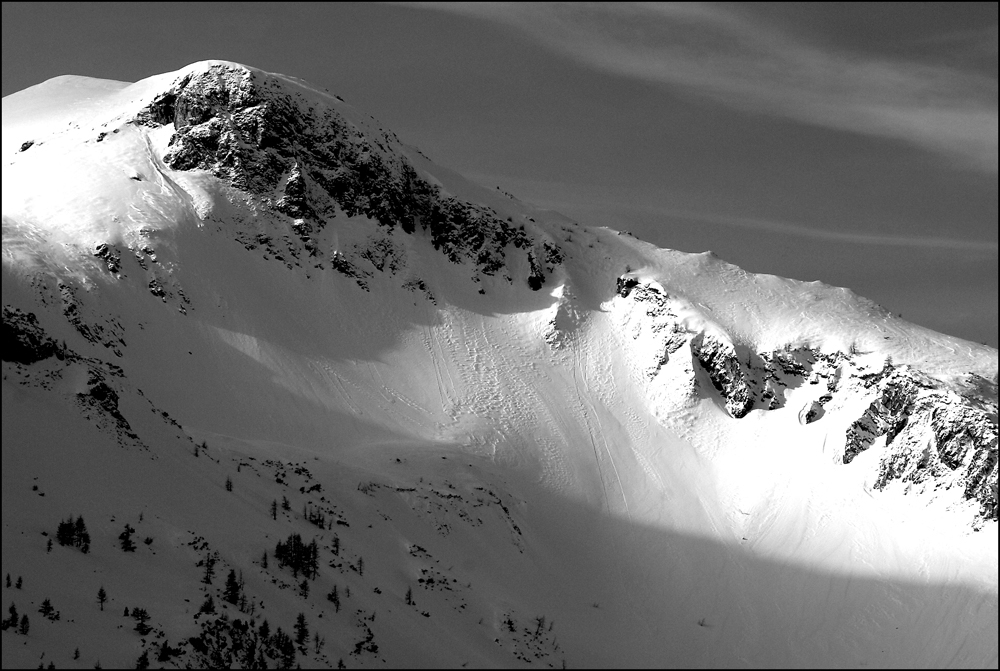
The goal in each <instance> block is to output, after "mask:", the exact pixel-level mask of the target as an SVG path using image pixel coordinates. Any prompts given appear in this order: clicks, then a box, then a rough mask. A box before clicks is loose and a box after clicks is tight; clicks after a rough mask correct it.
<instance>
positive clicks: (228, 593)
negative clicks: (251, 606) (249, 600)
mask: <svg viewBox="0 0 1000 671" xmlns="http://www.w3.org/2000/svg"><path fill="white" fill-rule="evenodd" d="M222 598H223V599H224V600H226V601H228V602H229V603H231V604H233V605H234V606H235V605H236V604H237V603H239V600H240V584H239V583H238V582H237V581H236V571H234V570H232V569H229V575H228V576H226V586H225V588H223V591H222Z"/></svg>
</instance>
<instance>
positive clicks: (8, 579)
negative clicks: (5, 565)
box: [6, 573, 10, 588]
mask: <svg viewBox="0 0 1000 671" xmlns="http://www.w3.org/2000/svg"><path fill="white" fill-rule="evenodd" d="M6 585H7V587H8V588H9V587H10V574H9V573H8V574H7V582H6Z"/></svg>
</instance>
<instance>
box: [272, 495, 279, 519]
mask: <svg viewBox="0 0 1000 671" xmlns="http://www.w3.org/2000/svg"><path fill="white" fill-rule="evenodd" d="M271 519H272V520H276V519H278V500H277V499H274V500H273V501H271Z"/></svg>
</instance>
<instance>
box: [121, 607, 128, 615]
mask: <svg viewBox="0 0 1000 671" xmlns="http://www.w3.org/2000/svg"><path fill="white" fill-rule="evenodd" d="M128 616H129V612H128V606H125V613H124V614H123V615H122V617H128Z"/></svg>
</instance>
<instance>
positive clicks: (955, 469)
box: [616, 274, 997, 519]
mask: <svg viewBox="0 0 1000 671" xmlns="http://www.w3.org/2000/svg"><path fill="white" fill-rule="evenodd" d="M616 293H617V295H618V296H619V297H620V298H624V299H628V300H629V301H630V302H634V306H635V307H632V308H630V311H629V312H626V313H624V315H623V317H624V321H623V326H625V328H626V331H627V332H629V333H631V334H632V336H633V338H638V337H640V335H642V334H646V335H643V337H647V338H648V337H649V335H653V336H654V340H653V341H649V342H648V344H647V347H648V346H649V345H652V346H653V350H654V351H655V352H658V353H659V354H658V355H657V356H658V358H657V360H650V361H649V362H648V368H647V376H648V377H649V378H650V379H653V378H655V377H656V376H657V375H659V374H660V371H661V369H662V367H663V366H664V364H665V363H666V362H667V361H668V359H669V357H670V355H672V354H674V352H676V351H677V350H679V349H681V348H682V347H683V345H684V344H685V343H690V345H689V346H690V351H691V354H692V356H693V358H694V359H695V360H696V361H697V362H698V364H699V365H700V366H701V367H702V368H703V369H704V370H705V372H706V373H707V374H708V377H709V379H710V380H711V381H712V386H713V387H714V388H715V390H716V391H717V392H718V394H719V397H720V400H721V401H722V403H723V404H724V405H725V408H726V410H727V411H728V412H729V414H730V415H731V416H732V417H734V418H736V419H739V418H742V417H744V416H746V415H747V414H748V413H749V412H750V411H751V410H752V409H754V408H755V407H756V408H761V409H763V410H774V409H777V408H781V407H783V406H784V405H785V394H786V393H787V391H788V390H790V389H795V388H798V387H800V386H803V385H806V386H807V387H808V386H810V385H817V386H819V388H818V389H816V390H815V391H813V392H810V393H808V394H807V396H806V398H807V399H808V400H807V401H806V403H805V405H804V406H803V407H802V408H801V410H800V411H799V413H798V421H799V423H800V424H803V425H805V424H813V423H816V422H822V421H824V418H825V417H826V415H827V414H828V409H829V408H831V407H841V408H842V407H844V406H843V401H845V400H847V399H848V398H849V396H853V395H856V394H865V395H870V397H871V401H870V403H869V404H868V406H867V407H866V408H865V410H864V411H863V412H862V413H861V416H860V417H857V418H856V419H855V420H854V421H853V422H851V424H850V427H849V428H848V429H847V432H846V435H845V440H844V450H843V454H842V457H841V461H842V463H844V464H850V463H851V462H852V461H853V460H854V459H855V458H856V457H857V456H858V455H859V454H861V453H863V452H865V451H866V450H868V449H869V448H871V446H872V445H873V443H874V442H875V440H876V439H878V438H880V437H884V438H885V442H886V449H885V450H884V451H881V452H880V458H879V462H878V466H877V467H878V475H877V478H876V481H875V488H876V489H884V488H885V487H887V486H889V485H890V484H891V483H893V482H903V483H908V484H911V485H928V486H932V487H935V488H938V487H942V488H947V489H953V488H958V489H959V490H960V491H961V492H962V495H963V496H964V497H965V498H966V499H968V500H973V501H976V502H977V503H978V505H979V506H980V515H981V517H982V518H987V519H990V518H993V519H995V518H996V515H997V400H996V399H997V390H996V383H995V382H993V381H990V380H986V379H985V378H981V377H978V376H972V377H971V378H970V379H969V380H967V381H966V383H965V384H964V386H962V385H958V386H955V385H952V386H951V387H946V386H945V384H944V383H942V382H940V381H938V380H935V379H933V378H931V377H929V376H927V375H925V374H923V373H921V372H920V371H918V370H915V369H913V368H911V367H909V366H897V365H893V363H892V362H891V361H890V360H886V361H885V363H884V364H883V365H882V366H881V367H880V368H872V367H870V366H869V365H868V364H862V363H860V362H859V361H858V360H857V354H855V353H844V352H820V351H818V350H814V349H809V348H798V349H786V350H780V351H775V352H754V351H752V350H747V349H745V348H741V349H738V348H737V347H736V346H734V345H732V344H730V343H729V342H727V341H726V340H724V339H722V338H720V337H718V336H716V335H712V332H710V331H702V332H698V333H691V332H689V331H688V330H687V329H686V328H685V326H684V325H683V324H682V320H681V318H680V317H679V316H678V315H679V314H682V312H681V310H682V309H685V310H686V309H690V306H687V307H686V308H683V307H682V306H683V301H682V300H681V299H676V298H672V297H671V296H669V295H667V294H666V293H665V292H664V291H663V290H662V288H661V287H659V285H657V284H656V283H648V282H641V281H640V280H639V279H638V278H636V277H634V276H632V275H630V274H626V275H622V276H621V277H619V278H618V280H617V286H616ZM678 301H680V303H678ZM636 308H639V310H638V311H636ZM646 351H648V350H646Z"/></svg>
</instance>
